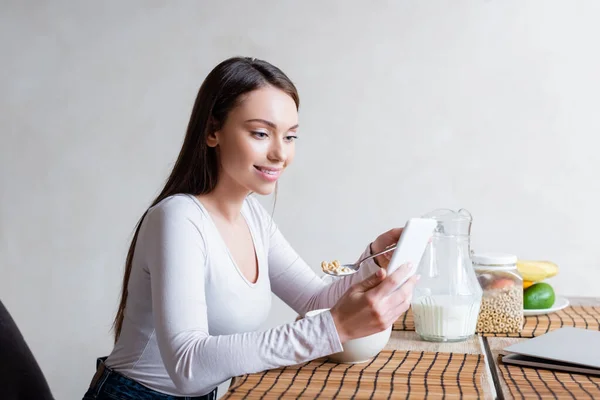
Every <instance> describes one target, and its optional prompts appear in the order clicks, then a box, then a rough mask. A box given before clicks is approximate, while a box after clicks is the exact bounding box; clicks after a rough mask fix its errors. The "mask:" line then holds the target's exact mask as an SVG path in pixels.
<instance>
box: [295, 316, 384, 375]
mask: <svg viewBox="0 0 600 400" xmlns="http://www.w3.org/2000/svg"><path fill="white" fill-rule="evenodd" d="M327 310H329V309H328V308H325V309H321V310H313V311H309V312H307V313H306V316H307V317H312V316H314V315H317V314H320V313H322V312H324V311H327ZM391 334H392V327H391V326H390V327H389V328H387V329H386V330H384V331H381V332H378V333H374V334H372V335H369V336H364V337H361V338H358V339H352V340H348V341H347V342H346V343H344V344H342V347H343V348H344V350H343V351H340V352H339V353H334V354H330V355H329V356H327V358H329V359H330V360H331V361H334V362H337V363H343V364H358V363H364V362H367V361H370V360H371V359H372V358H373V357H375V356H376V355H377V354H379V352H380V351H381V350H383V348H384V347H385V345H386V344H387V342H388V340H390V335H391Z"/></svg>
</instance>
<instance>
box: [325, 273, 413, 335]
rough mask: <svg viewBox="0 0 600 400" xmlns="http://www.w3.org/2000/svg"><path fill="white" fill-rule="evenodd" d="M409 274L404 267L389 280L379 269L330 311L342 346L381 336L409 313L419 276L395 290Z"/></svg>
mask: <svg viewBox="0 0 600 400" xmlns="http://www.w3.org/2000/svg"><path fill="white" fill-rule="evenodd" d="M409 270H410V268H407V266H406V265H403V266H401V267H400V268H398V270H396V271H394V272H393V273H392V274H391V275H389V276H387V273H386V270H385V269H379V270H378V271H377V273H375V274H373V275H371V276H370V277H368V278H367V279H365V280H363V281H362V282H358V283H356V284H354V285H353V286H351V287H350V288H349V289H348V290H347V291H346V293H344V295H343V296H342V297H341V298H340V299H339V300H338V302H337V303H336V304H335V305H334V306H333V307H332V308H331V315H332V317H333V320H334V322H335V327H336V329H337V332H338V336H339V338H340V341H341V342H342V343H344V342H346V341H348V340H351V339H356V338H359V337H363V336H368V335H372V334H374V333H377V332H381V331H383V330H385V329H387V328H389V327H390V326H391V325H392V324H393V323H394V322H395V321H396V320H397V319H398V318H399V317H400V316H401V315H402V314H404V313H405V312H406V311H407V310H408V308H409V307H410V301H411V299H412V293H413V289H414V287H415V284H416V283H417V281H418V276H416V275H415V276H413V277H411V278H410V279H409V280H407V281H406V282H405V283H404V284H403V285H402V286H401V287H400V288H399V289H398V290H396V291H394V289H396V288H397V287H398V283H399V282H401V281H402V279H403V278H404V277H405V276H406V274H407V273H408V272H409Z"/></svg>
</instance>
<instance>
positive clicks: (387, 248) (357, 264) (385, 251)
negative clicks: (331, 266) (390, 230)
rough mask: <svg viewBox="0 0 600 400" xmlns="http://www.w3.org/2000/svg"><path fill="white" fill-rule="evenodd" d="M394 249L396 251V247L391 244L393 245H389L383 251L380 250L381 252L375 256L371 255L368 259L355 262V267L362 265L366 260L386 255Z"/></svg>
mask: <svg viewBox="0 0 600 400" xmlns="http://www.w3.org/2000/svg"><path fill="white" fill-rule="evenodd" d="M395 249H396V245H395V244H393V245H390V246H388V247H386V248H385V249H383V250H381V251H380V252H379V253H377V254H373V255H371V256H368V257H365V258H363V259H362V260H360V261H359V262H357V263H356V266H357V267H358V266H359V265H360V264H362V263H364V262H365V261H367V260H370V259H371V258H375V257H377V256H380V255H382V254H385V253H387V252H388V251H392V250H395Z"/></svg>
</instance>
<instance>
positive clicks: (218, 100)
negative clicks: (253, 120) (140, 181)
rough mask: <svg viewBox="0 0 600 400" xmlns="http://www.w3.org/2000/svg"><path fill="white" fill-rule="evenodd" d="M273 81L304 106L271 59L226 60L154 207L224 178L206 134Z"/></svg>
mask: <svg viewBox="0 0 600 400" xmlns="http://www.w3.org/2000/svg"><path fill="white" fill-rule="evenodd" d="M267 85H271V86H273V87H276V88H278V89H281V90H282V91H284V92H285V93H287V94H288V95H290V97H292V99H294V102H295V103H296V107H297V108H299V106H300V99H299V96H298V91H297V90H296V87H295V86H294V84H293V83H292V81H291V80H290V79H289V78H288V77H287V76H286V75H285V74H284V73H283V72H282V71H281V70H280V69H279V68H277V67H275V66H273V65H271V64H269V63H268V62H266V61H263V60H257V59H255V58H248V57H233V58H229V59H227V60H225V61H222V62H221V63H220V64H218V65H217V66H216V67H215V68H214V69H213V70H212V71H211V72H210V73H209V74H208V75H207V77H206V79H205V80H204V82H203V83H202V85H201V86H200V90H199V91H198V95H197V96H196V101H195V102H194V108H193V109H192V115H191V117H190V121H189V123H188V127H187V132H186V135H185V139H184V141H183V145H182V147H181V150H180V152H179V156H178V157H177V161H176V162H175V166H174V167H173V170H172V171H171V174H170V175H169V179H168V180H167V182H166V183H165V186H164V188H163V189H162V191H161V192H160V194H159V195H158V197H156V199H154V201H153V202H152V203H151V205H150V207H153V206H155V205H156V204H158V203H159V202H161V201H162V200H163V199H165V198H167V197H169V196H172V195H174V194H178V193H189V194H194V195H199V194H206V193H209V192H211V191H212V190H213V189H214V188H215V186H216V184H217V179H218V178H219V175H218V174H219V161H218V159H217V153H216V150H215V149H214V148H211V147H209V146H208V145H207V143H206V138H207V137H208V135H209V134H211V133H213V132H215V131H217V130H219V129H220V128H221V126H222V124H223V123H224V122H225V120H226V118H227V115H228V114H229V112H230V111H231V110H232V109H233V108H234V107H236V106H237V105H238V104H239V103H240V96H242V95H243V94H245V93H248V92H250V91H253V90H256V89H258V88H260V87H263V86H267ZM150 207H149V208H150ZM147 213H148V210H146V212H144V214H143V215H142V217H141V218H140V220H139V221H138V223H137V225H136V227H135V233H134V235H133V239H132V241H131V245H130V246H129V251H128V252H127V259H126V262H125V274H124V277H123V287H122V290H121V300H120V303H119V309H118V311H117V315H116V317H115V320H114V323H113V330H114V334H115V342H116V341H117V340H118V338H119V335H120V334H121V328H122V327H123V318H124V315H125V306H126V305H127V293H128V292H127V286H128V283H129V276H130V275H131V265H132V261H133V254H134V251H135V246H136V243H137V238H138V233H139V231H140V227H141V225H142V221H143V220H144V217H145V216H146V214H147Z"/></svg>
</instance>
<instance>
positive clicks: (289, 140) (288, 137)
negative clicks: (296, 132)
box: [285, 136, 298, 142]
mask: <svg viewBox="0 0 600 400" xmlns="http://www.w3.org/2000/svg"><path fill="white" fill-rule="evenodd" d="M296 139H298V136H286V137H285V140H286V141H287V142H293V141H294V140H296Z"/></svg>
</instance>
